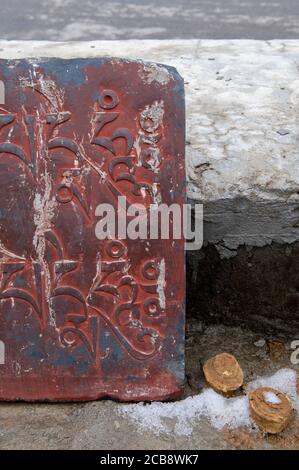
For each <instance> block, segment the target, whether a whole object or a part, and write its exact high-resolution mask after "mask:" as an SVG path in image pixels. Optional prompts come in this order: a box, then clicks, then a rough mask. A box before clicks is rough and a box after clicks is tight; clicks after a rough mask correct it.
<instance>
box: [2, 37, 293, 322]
mask: <svg viewBox="0 0 299 470" xmlns="http://www.w3.org/2000/svg"><path fill="white" fill-rule="evenodd" d="M0 49H2V50H1V51H0V57H3V58H7V59H10V58H24V57H32V58H33V57H42V56H44V57H62V58H72V57H99V56H103V55H104V56H111V57H126V58H129V59H140V58H142V59H144V60H149V61H155V62H160V63H166V64H168V65H172V66H175V67H176V68H177V70H178V71H179V73H180V74H181V75H182V76H183V78H184V81H185V91H186V166H187V180H188V183H187V193H188V197H189V200H190V201H191V202H192V203H195V202H199V203H203V205H204V240H205V247H204V248H203V249H202V250H201V251H200V252H198V253H194V252H193V253H191V256H188V258H187V259H188V269H187V279H188V284H187V286H188V293H187V301H188V302H189V312H191V314H192V315H195V316H198V317H200V318H205V319H207V320H211V321H216V320H217V321H218V320H219V319H221V318H223V319H224V320H225V321H226V322H228V323H237V324H239V323H240V322H243V321H244V322H245V323H248V322H249V323H251V325H252V326H254V327H256V328H259V327H261V328H262V327H267V328H271V327H272V326H273V327H275V328H276V327H279V328H282V329H293V327H294V324H296V325H297V326H298V327H299V322H298V320H297V314H296V312H297V311H298V306H299V290H298V289H299V287H298V286H299V278H298V268H297V261H296V260H297V257H298V243H297V241H298V239H299V222H298V221H299V212H298V206H299V204H298V202H299V194H298V182H299V166H298V160H299V150H298V130H297V129H298V106H297V103H298V84H299V82H298V59H299V42H298V41H292V40H289V41H267V42H266V41H247V40H244V41H240V40H238V41H233V40H231V41H213V40H184V41H181V40H171V41H167V40H166V41H135V40H134V41H111V42H109V41H94V42H89V43H88V42H87V43H80V42H73V43H71V44H68V43H51V42H17V41H11V42H7V41H2V42H1V43H0ZM162 75H163V73H162ZM152 77H153V75H151V74H149V75H148V81H149V83H150V82H151V80H152ZM159 80H161V81H162V82H163V76H160V78H159ZM274 320H275V321H274Z"/></svg>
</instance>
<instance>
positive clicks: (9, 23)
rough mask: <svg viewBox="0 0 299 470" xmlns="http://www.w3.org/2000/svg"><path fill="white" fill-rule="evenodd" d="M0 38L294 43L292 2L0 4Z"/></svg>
mask: <svg viewBox="0 0 299 470" xmlns="http://www.w3.org/2000/svg"><path fill="white" fill-rule="evenodd" d="M0 6H1V19H2V21H1V33H0V36H1V37H2V38H3V39H48V40H56V41H57V40H62V41H65V40H79V39H83V40H92V39H130V38H137V39H146V38H149V39H153V38H156V39H171V38H184V39H186V38H211V39H222V38H228V39H235V38H253V39H275V38H276V39H279V38H283V39H287V38H290V39H291V38H298V34H299V3H298V1H297V0H263V1H260V0H176V1H173V0H153V1H150V0H109V1H104V0H86V1H84V2H82V1H80V0H26V1H24V0H10V1H6V0H1V2H0Z"/></svg>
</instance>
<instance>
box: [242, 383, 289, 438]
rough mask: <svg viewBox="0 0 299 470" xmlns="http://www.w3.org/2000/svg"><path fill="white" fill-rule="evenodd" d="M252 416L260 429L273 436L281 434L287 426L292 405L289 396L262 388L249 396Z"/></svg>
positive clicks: (271, 389) (268, 388) (272, 389)
mask: <svg viewBox="0 0 299 470" xmlns="http://www.w3.org/2000/svg"><path fill="white" fill-rule="evenodd" d="M249 408H250V414H251V417H252V419H253V420H254V422H255V423H256V424H257V425H258V427H259V428H260V429H261V430H262V431H264V432H268V433H271V434H277V433H279V432H281V431H282V430H283V429H285V427H286V426H287V424H288V422H289V420H290V417H291V413H292V403H291V400H290V399H289V397H288V396H287V395H285V394H284V393H281V392H279V391H278V390H275V389H274V388H270V387H261V388H257V389H256V390H253V391H252V392H251V393H250V394H249Z"/></svg>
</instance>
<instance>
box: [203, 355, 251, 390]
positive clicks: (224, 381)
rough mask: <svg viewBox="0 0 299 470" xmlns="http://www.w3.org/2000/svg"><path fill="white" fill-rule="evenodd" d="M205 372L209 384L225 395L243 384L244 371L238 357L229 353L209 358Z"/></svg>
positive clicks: (205, 365)
mask: <svg viewBox="0 0 299 470" xmlns="http://www.w3.org/2000/svg"><path fill="white" fill-rule="evenodd" d="M203 372H204V376H205V379H206V381H207V384H208V385H209V386H210V387H212V388H213V389H214V390H215V391H216V392H218V393H222V394H223V395H231V394H233V392H235V391H236V390H238V389H239V388H240V387H241V386H242V385H243V380H244V374H243V371H242V369H241V367H240V365H239V363H238V361H237V359H236V358H235V357H234V356H232V355H231V354H228V353H221V354H217V356H214V357H211V358H210V359H208V361H207V362H206V363H205V364H204V366H203Z"/></svg>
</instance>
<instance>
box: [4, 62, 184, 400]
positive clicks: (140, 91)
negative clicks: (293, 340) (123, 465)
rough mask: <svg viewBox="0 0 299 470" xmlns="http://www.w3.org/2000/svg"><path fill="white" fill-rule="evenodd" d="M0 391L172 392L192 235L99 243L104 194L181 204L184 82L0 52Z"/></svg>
mask: <svg viewBox="0 0 299 470" xmlns="http://www.w3.org/2000/svg"><path fill="white" fill-rule="evenodd" d="M0 80H1V81H2V82H3V84H4V100H3V104H1V107H0V269H1V287H0V299H1V300H0V314H1V322H0V340H1V342H2V343H1V344H2V345H3V350H5V357H4V358H3V360H2V362H3V363H1V364H0V399H2V400H15V399H22V400H87V399H95V398H99V397H103V396H109V397H113V398H118V399H122V400H141V399H142V400H144V399H145V400H153V399H166V398H169V397H173V396H176V395H178V394H179V393H180V391H181V388H182V385H183V381H184V352H183V351H184V243H183V240H163V241H162V240H153V241H150V240H144V241H130V240H118V239H113V240H106V241H102V240H99V239H98V238H97V237H96V235H95V227H96V223H97V221H98V218H97V217H96V207H97V206H98V204H99V203H112V204H114V205H116V203H117V197H118V196H126V197H127V201H128V203H129V204H132V203H143V204H145V205H146V207H147V208H149V206H150V204H152V203H156V204H159V203H160V201H162V202H163V203H167V204H171V203H173V202H178V203H183V201H184V194H185V189H184V97H183V82H182V79H181V78H180V76H179V75H178V74H177V72H176V71H175V69H173V68H166V67H164V66H159V65H155V64H154V65H151V64H143V63H142V62H137V61H122V60H116V59H113V60H112V59H86V60H84V59H80V60H77V59H72V60H61V59H48V60H45V59H43V60H35V59H31V60H30V61H29V60H28V61H26V60H15V61H12V60H1V62H0Z"/></svg>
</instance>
